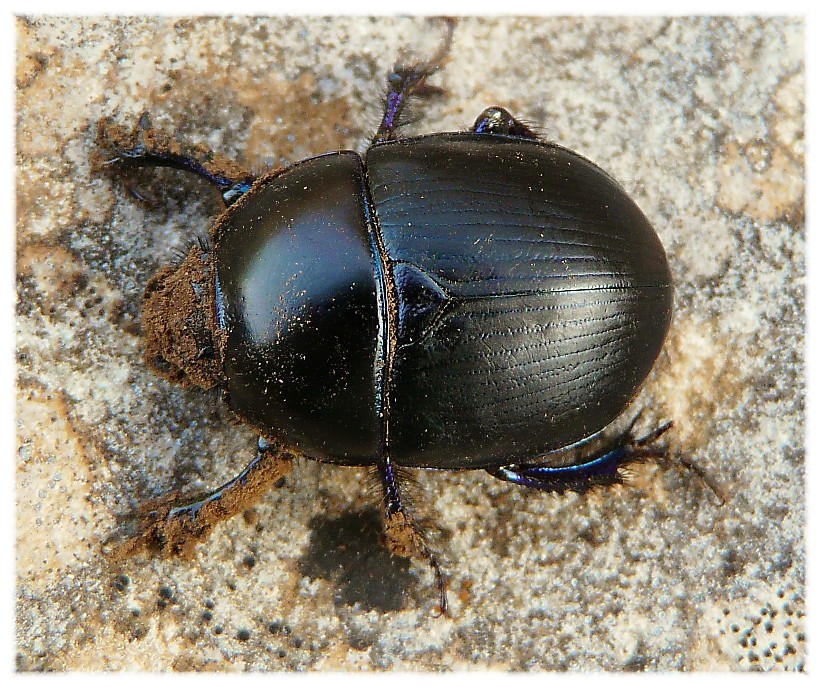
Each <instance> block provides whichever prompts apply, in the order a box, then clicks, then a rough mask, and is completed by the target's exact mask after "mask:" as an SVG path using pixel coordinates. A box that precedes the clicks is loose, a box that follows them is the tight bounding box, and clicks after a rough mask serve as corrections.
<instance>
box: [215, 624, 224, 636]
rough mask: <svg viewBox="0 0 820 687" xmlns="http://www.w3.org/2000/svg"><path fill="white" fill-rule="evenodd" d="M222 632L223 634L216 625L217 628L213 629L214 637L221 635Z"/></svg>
mask: <svg viewBox="0 0 820 687" xmlns="http://www.w3.org/2000/svg"><path fill="white" fill-rule="evenodd" d="M222 632H223V630H222V625H217V626H216V627H215V628H214V634H215V635H221V634H222Z"/></svg>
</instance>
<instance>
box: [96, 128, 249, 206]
mask: <svg viewBox="0 0 820 687" xmlns="http://www.w3.org/2000/svg"><path fill="white" fill-rule="evenodd" d="M97 144H98V145H99V146H100V153H99V154H98V164H100V165H101V166H107V165H111V164H117V163H121V164H130V165H135V166H142V167H171V168H173V169H179V170H182V171H185V172H189V173H191V174H195V175H197V176H198V177H200V178H202V179H205V181H207V182H209V183H211V184H213V185H214V186H216V187H217V188H218V189H219V190H220V191H221V193H222V200H223V202H224V203H225V206H226V207H227V206H229V205H232V204H233V203H235V202H236V201H237V200H238V199H239V198H240V197H241V196H242V195H244V194H245V193H246V192H247V191H248V190H249V189H250V187H251V185H252V184H253V182H254V180H255V177H254V176H253V175H251V174H248V173H247V172H246V171H245V170H244V169H243V168H242V167H241V166H240V165H238V164H237V163H235V162H233V161H231V160H228V159H227V158H225V157H224V156H222V155H219V154H217V153H214V152H213V151H211V150H210V149H209V148H207V147H206V146H202V145H199V146H191V147H190V148H189V149H187V150H185V151H183V149H182V146H180V144H179V143H178V142H177V141H176V140H174V139H173V138H172V137H170V136H168V135H167V134H164V133H162V132H160V131H157V130H155V129H154V128H153V127H152V126H151V122H150V119H149V117H148V115H147V114H143V115H142V116H141V117H140V119H139V122H138V124H137V126H136V127H134V128H133V129H132V130H129V129H126V128H125V127H122V126H118V125H116V124H114V123H112V122H111V120H110V119H107V118H106V119H103V120H101V121H100V123H99V125H98V129H97ZM103 156H107V157H105V159H100V158H103Z"/></svg>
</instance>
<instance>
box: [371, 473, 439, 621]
mask: <svg viewBox="0 0 820 687" xmlns="http://www.w3.org/2000/svg"><path fill="white" fill-rule="evenodd" d="M379 473H380V476H381V479H382V485H383V487H384V494H385V498H384V504H385V507H384V512H383V517H384V532H385V535H386V538H387V548H388V550H389V551H390V553H392V554H393V555H395V556H402V557H403V558H415V557H417V556H418V557H421V558H423V559H424V560H426V561H427V563H428V564H429V566H430V567H431V568H432V569H433V574H434V575H435V578H436V586H437V587H438V592H439V615H442V616H447V615H449V613H448V604H447V581H446V579H445V578H444V574H443V573H442V571H441V567H440V566H439V563H438V560H437V559H436V557H435V555H434V554H433V552H432V550H431V549H430V547H429V545H428V544H427V541H426V540H425V538H424V535H423V534H422V532H421V530H420V529H419V526H418V525H417V524H416V521H415V520H414V518H413V516H412V515H411V514H410V513H409V512H408V511H407V509H406V508H405V506H404V504H403V503H402V500H401V495H400V493H399V483H398V474H397V471H396V467H395V466H394V465H393V463H392V462H391V461H390V459H389V458H386V459H385V460H384V462H383V463H382V464H381V465H379Z"/></svg>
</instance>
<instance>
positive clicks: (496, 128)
mask: <svg viewBox="0 0 820 687" xmlns="http://www.w3.org/2000/svg"><path fill="white" fill-rule="evenodd" d="M472 131H474V132H475V133H477V134H501V135H504V136H518V137H519V138H532V139H537V138H538V135H537V134H536V133H535V132H534V131H533V130H532V129H530V127H528V126H527V125H526V124H524V122H522V121H520V120H518V119H516V118H515V117H513V116H512V115H511V114H510V112H509V111H508V110H505V109H504V108H503V107H499V106H498V105H493V106H492V107H488V108H487V109H485V110H484V111H483V112H482V113H481V114H480V115H478V117H477V118H476V120H475V123H474V124H473V128H472Z"/></svg>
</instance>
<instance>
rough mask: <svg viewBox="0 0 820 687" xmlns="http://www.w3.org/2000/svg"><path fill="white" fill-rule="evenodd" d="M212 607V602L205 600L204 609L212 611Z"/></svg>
mask: <svg viewBox="0 0 820 687" xmlns="http://www.w3.org/2000/svg"><path fill="white" fill-rule="evenodd" d="M214 605H215V604H214V602H213V601H211V600H210V599H205V608H210V609H213V607H214Z"/></svg>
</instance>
